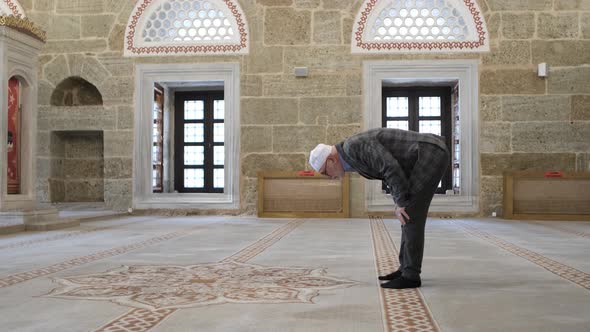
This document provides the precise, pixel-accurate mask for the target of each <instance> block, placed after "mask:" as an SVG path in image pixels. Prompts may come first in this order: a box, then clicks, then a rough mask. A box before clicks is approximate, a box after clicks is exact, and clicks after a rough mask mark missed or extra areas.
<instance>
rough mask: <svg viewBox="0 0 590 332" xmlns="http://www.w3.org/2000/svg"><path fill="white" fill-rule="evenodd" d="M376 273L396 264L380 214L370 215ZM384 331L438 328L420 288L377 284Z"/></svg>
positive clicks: (386, 271)
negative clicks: (378, 285) (386, 286)
mask: <svg viewBox="0 0 590 332" xmlns="http://www.w3.org/2000/svg"><path fill="white" fill-rule="evenodd" d="M370 221H371V233H372V235H373V249H374V252H375V262H376V267H377V275H385V274H389V273H391V272H393V271H396V270H397V269H398V267H399V260H398V251H397V250H396V248H395V245H394V242H393V240H392V239H391V235H390V234H389V232H388V231H387V228H386V227H385V223H384V222H383V218H381V217H373V216H371V217H370ZM379 289H380V295H381V303H382V307H383V323H384V328H385V331H395V332H398V331H400V332H427V331H428V332H431V331H432V332H437V331H440V329H439V327H438V325H437V324H436V321H435V320H434V317H433V315H432V312H431V311H430V309H429V308H428V305H427V304H426V301H425V300H424V296H423V295H422V292H420V290H419V289H418V288H411V289H388V288H381V287H379Z"/></svg>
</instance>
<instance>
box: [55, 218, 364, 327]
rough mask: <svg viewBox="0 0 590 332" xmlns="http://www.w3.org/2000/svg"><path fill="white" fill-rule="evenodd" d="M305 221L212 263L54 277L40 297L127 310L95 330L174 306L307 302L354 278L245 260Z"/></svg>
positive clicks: (156, 316) (142, 321)
mask: <svg viewBox="0 0 590 332" xmlns="http://www.w3.org/2000/svg"><path fill="white" fill-rule="evenodd" d="M304 222H305V220H293V221H291V222H289V223H287V224H285V225H283V226H282V227H279V228H278V229H276V230H274V231H273V232H271V233H270V234H268V235H266V236H265V237H263V238H261V239H259V240H258V241H256V242H255V243H253V244H252V245H250V246H247V247H246V248H244V249H242V250H240V251H238V252H237V253H236V254H234V255H232V256H230V257H227V258H225V259H223V260H221V261H220V262H218V263H205V264H194V265H133V266H122V267H119V268H116V269H113V270H110V271H106V272H104V273H95V274H89V275H79V276H69V277H65V278H55V279H54V281H55V282H57V283H59V284H60V287H58V288H55V289H54V290H52V291H51V292H50V293H49V294H47V295H45V296H46V297H54V298H63V299H73V300H103V301H111V302H114V303H117V304H120V305H124V306H129V307H132V308H134V309H131V310H130V311H129V312H127V313H126V314H124V315H122V316H120V317H118V318H116V319H115V320H113V321H111V322H109V323H107V324H104V325H103V326H102V327H101V328H99V329H98V330H97V331H149V330H151V329H152V328H154V327H155V326H157V325H158V324H160V323H161V322H162V321H163V320H164V319H166V318H168V317H170V316H171V315H172V314H173V313H174V312H175V311H176V310H179V309H182V308H192V307H199V306H205V305H213V304H222V303H276V304H280V303H313V299H314V297H316V296H318V295H319V290H323V289H334V288H343V287H350V286H353V285H355V284H357V282H356V281H352V280H345V279H340V278H336V277H333V276H329V275H327V272H326V270H325V269H321V268H320V269H310V268H299V267H276V266H272V267H269V266H262V265H256V264H247V263H246V262H247V261H248V260H250V259H252V258H254V257H255V256H257V255H258V254H260V253H262V252H263V251H265V250H266V249H268V248H269V247H270V246H272V245H273V244H275V243H276V242H278V241H279V240H281V239H282V238H283V237H285V236H286V235H287V234H289V233H290V232H292V231H293V230H294V229H296V228H297V227H299V226H300V225H301V224H303V223H304Z"/></svg>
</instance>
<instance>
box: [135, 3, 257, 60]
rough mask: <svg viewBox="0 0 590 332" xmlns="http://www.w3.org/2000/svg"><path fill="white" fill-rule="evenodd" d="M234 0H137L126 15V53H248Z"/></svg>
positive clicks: (243, 24) (243, 21) (244, 28)
mask: <svg viewBox="0 0 590 332" xmlns="http://www.w3.org/2000/svg"><path fill="white" fill-rule="evenodd" d="M247 31H248V27H247V24H246V19H245V15H244V14H243V12H242V10H241V8H240V6H239V4H238V3H237V1H235V0H140V1H138V3H137V5H136V7H135V10H134V12H133V14H132V15H131V17H130V19H129V24H128V26H127V31H126V32H125V36H126V40H125V42H126V47H125V55H126V56H149V55H162V54H165V55H198V54H208V55H210V54H244V53H248V32H247Z"/></svg>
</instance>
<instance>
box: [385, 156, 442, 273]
mask: <svg viewBox="0 0 590 332" xmlns="http://www.w3.org/2000/svg"><path fill="white" fill-rule="evenodd" d="M425 150H427V149H425ZM421 152H424V153H428V152H427V151H421ZM439 152H440V151H439ZM449 162H450V161H449V152H448V151H445V153H442V154H441V158H440V160H438V162H437V163H434V164H431V165H430V166H431V167H433V168H434V169H435V171H434V172H433V176H432V178H431V179H430V180H429V181H428V182H427V184H426V185H425V186H424V188H423V189H422V190H421V191H420V192H418V193H416V194H415V196H414V199H412V202H413V204H411V205H410V206H408V207H406V212H407V214H408V216H410V220H409V221H406V225H402V242H401V245H400V249H399V263H400V266H399V270H400V271H401V272H402V276H403V277H404V278H407V279H412V280H419V279H420V273H421V272H422V270H421V269H422V258H423V256H424V229H425V226H426V217H427V216H428V209H429V208H430V202H431V201H432V198H433V197H434V193H435V191H436V188H437V187H438V184H439V183H440V180H441V178H442V177H443V175H444V173H445V171H446V169H447V167H448V164H449ZM394 221H396V219H394Z"/></svg>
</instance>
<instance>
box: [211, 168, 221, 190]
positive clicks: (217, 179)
mask: <svg viewBox="0 0 590 332" xmlns="http://www.w3.org/2000/svg"><path fill="white" fill-rule="evenodd" d="M223 177H224V171H223V168H216V169H214V170H213V187H215V188H223V182H224V179H223Z"/></svg>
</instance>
